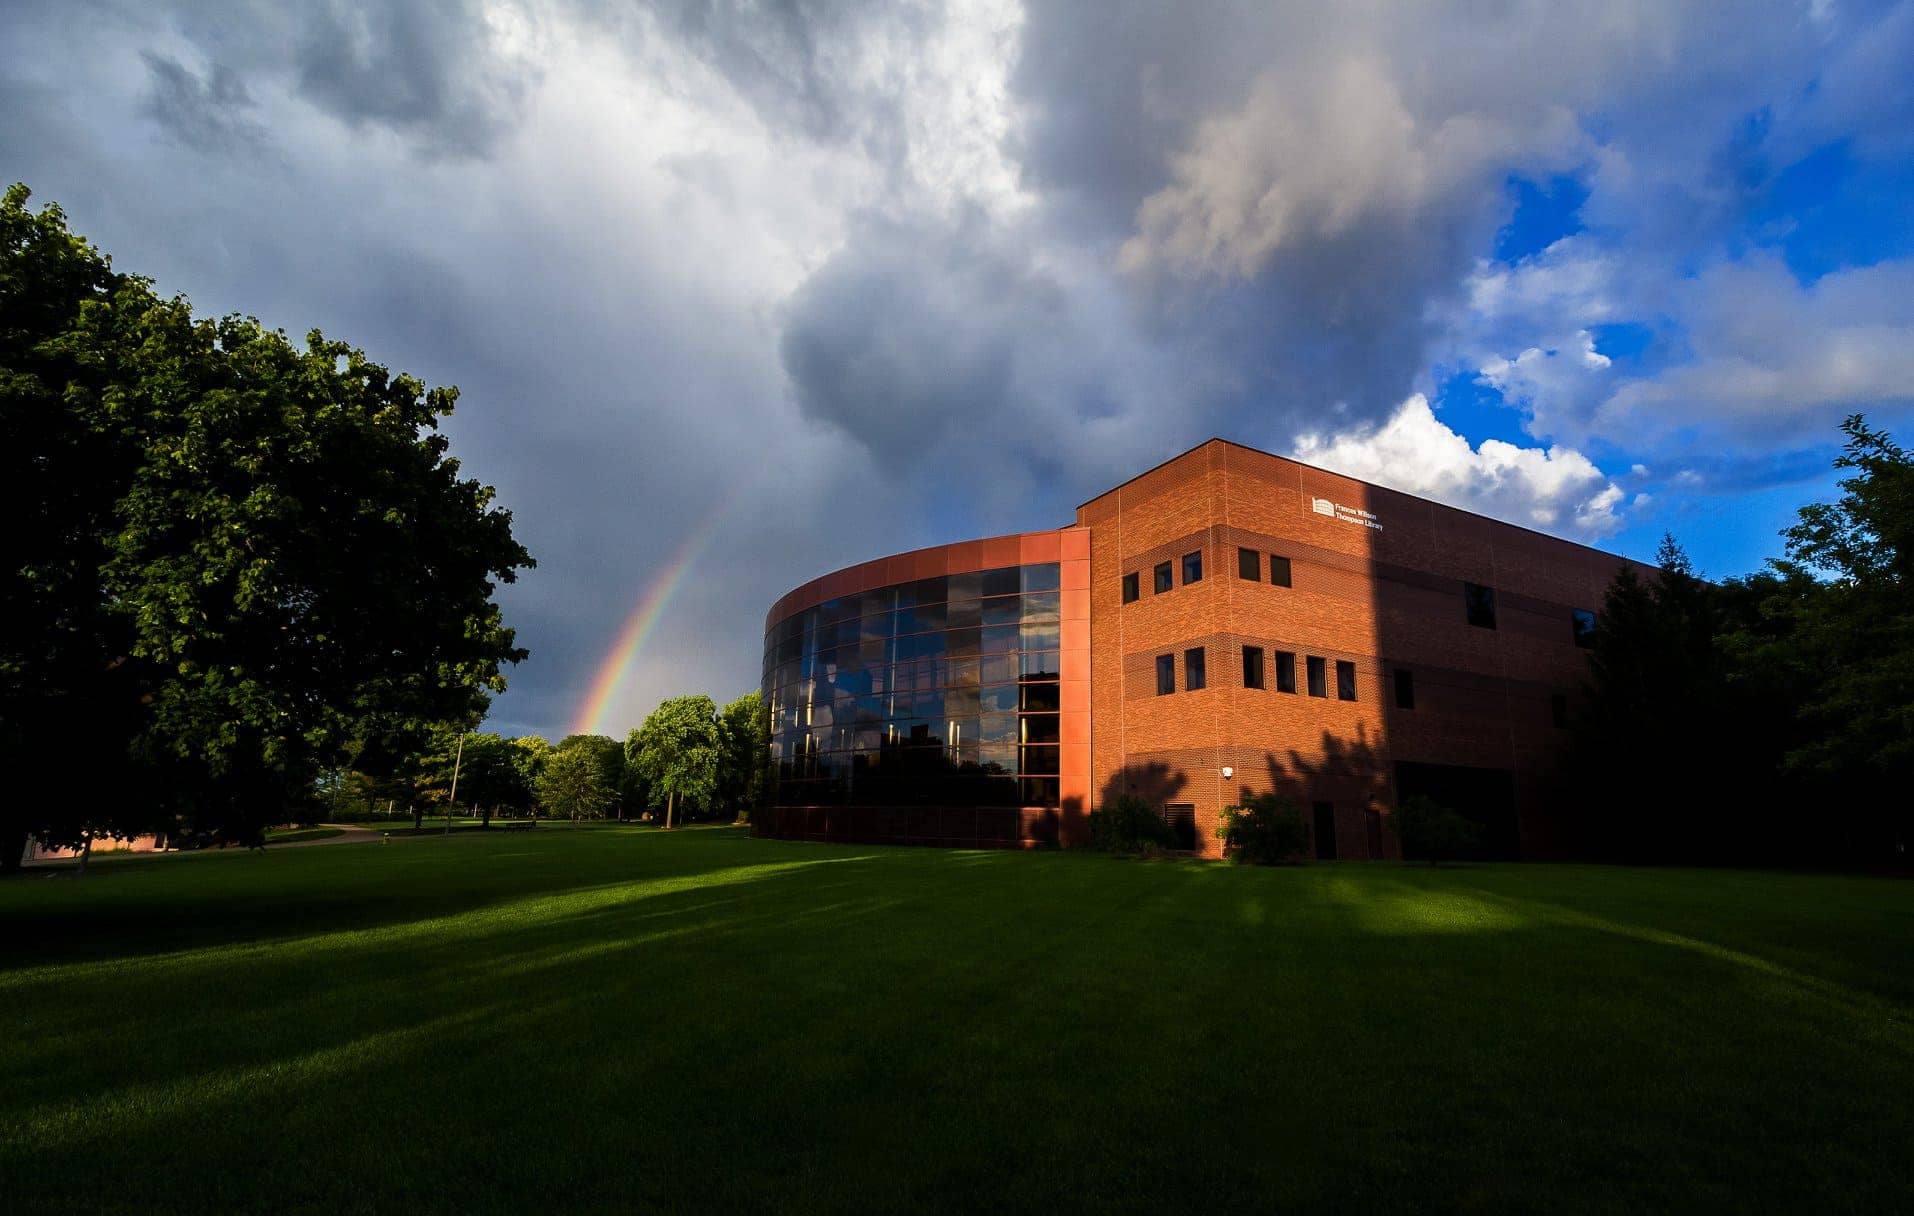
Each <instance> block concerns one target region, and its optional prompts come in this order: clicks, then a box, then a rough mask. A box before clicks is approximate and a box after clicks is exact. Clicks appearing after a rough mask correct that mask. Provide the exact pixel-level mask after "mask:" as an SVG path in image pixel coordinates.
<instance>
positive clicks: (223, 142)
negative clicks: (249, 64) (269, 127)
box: [140, 51, 271, 155]
mask: <svg viewBox="0 0 1914 1216" xmlns="http://www.w3.org/2000/svg"><path fill="white" fill-rule="evenodd" d="M140 57H141V58H142V59H144V60H145V61H146V68H147V71H148V72H149V73H150V75H151V80H150V83H149V85H148V88H147V94H146V113H147V115H148V116H149V117H151V118H152V119H153V121H154V122H156V123H158V124H159V126H160V130H161V131H163V132H165V134H166V135H167V136H168V137H169V138H171V139H174V140H176V141H178V142H179V143H181V144H184V145H185V146H186V147H189V148H192V149H194V150H195V151H199V152H209V153H219V154H228V155H230V154H238V153H253V154H257V153H261V152H264V151H267V150H268V149H269V148H270V147H271V141H270V139H269V138H268V137H267V135H266V129H265V128H264V127H262V126H261V125H260V124H259V123H258V122H256V121H255V120H254V119H253V118H252V117H250V116H249V114H248V111H249V110H251V109H252V108H253V99H252V96H251V95H250V94H249V93H247V91H246V85H245V82H243V81H242V80H240V78H239V75H238V73H236V72H234V71H233V70H232V69H231V68H229V67H227V66H225V65H224V64H218V63H216V64H214V65H213V66H212V68H211V69H210V70H209V71H208V72H207V73H206V76H205V78H204V79H202V78H200V77H199V76H197V75H195V74H194V73H193V72H192V70H191V69H189V68H187V67H185V66H183V65H182V64H181V63H180V62H179V61H178V60H177V59H174V58H172V57H171V56H170V55H161V54H157V53H155V52H152V51H144V52H142V53H141V55H140Z"/></svg>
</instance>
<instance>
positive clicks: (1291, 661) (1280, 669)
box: [1276, 650, 1296, 692]
mask: <svg viewBox="0 0 1914 1216" xmlns="http://www.w3.org/2000/svg"><path fill="white" fill-rule="evenodd" d="M1276 691H1277V692H1295V691H1296V656H1295V655H1294V654H1291V653H1290V652H1289V651H1287V650H1279V651H1277V652H1276Z"/></svg>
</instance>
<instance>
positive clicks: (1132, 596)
mask: <svg viewBox="0 0 1914 1216" xmlns="http://www.w3.org/2000/svg"><path fill="white" fill-rule="evenodd" d="M1142 598H1143V572H1142V571H1141V570H1132V571H1130V572H1129V573H1128V574H1126V575H1124V576H1123V602H1124V603H1126V604H1134V603H1136V602H1137V601H1138V600H1140V599H1142Z"/></svg>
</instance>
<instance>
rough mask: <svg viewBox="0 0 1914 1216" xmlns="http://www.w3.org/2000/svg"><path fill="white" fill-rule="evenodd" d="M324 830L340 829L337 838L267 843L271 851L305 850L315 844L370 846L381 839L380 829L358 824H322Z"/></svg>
mask: <svg viewBox="0 0 1914 1216" xmlns="http://www.w3.org/2000/svg"><path fill="white" fill-rule="evenodd" d="M319 826H320V827H322V828H338V829H339V835H337V836H321V837H320V838H319V839H317V840H289V841H287V842H286V843H285V844H274V843H273V842H272V841H270V840H269V841H267V842H266V847H267V848H269V849H303V848H305V847H306V846H307V845H313V844H369V843H371V842H372V841H375V840H377V839H379V835H380V832H379V829H377V828H368V827H361V826H360V825H358V824H356V823H322V824H320V825H319Z"/></svg>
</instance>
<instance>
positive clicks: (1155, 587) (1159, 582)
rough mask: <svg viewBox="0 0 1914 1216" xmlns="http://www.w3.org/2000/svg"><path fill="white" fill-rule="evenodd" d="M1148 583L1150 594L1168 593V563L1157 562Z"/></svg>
mask: <svg viewBox="0 0 1914 1216" xmlns="http://www.w3.org/2000/svg"><path fill="white" fill-rule="evenodd" d="M1150 581H1151V586H1150V591H1151V593H1152V594H1155V595H1162V594H1163V593H1164V592H1165V591H1168V590H1169V589H1170V563H1168V562H1158V563H1157V564H1156V570H1155V571H1154V572H1153V574H1152V577H1151V580H1150Z"/></svg>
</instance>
